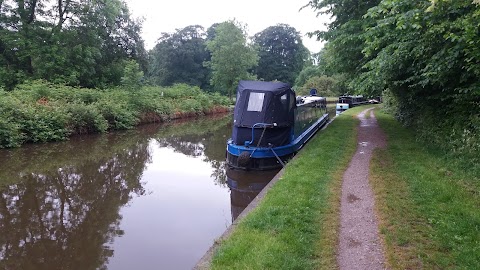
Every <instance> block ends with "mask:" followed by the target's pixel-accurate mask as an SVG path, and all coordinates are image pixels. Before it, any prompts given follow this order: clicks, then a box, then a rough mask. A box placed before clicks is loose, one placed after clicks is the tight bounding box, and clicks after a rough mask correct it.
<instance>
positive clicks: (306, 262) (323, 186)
mask: <svg viewBox="0 0 480 270" xmlns="http://www.w3.org/2000/svg"><path fill="white" fill-rule="evenodd" d="M365 108H366V107H358V108H354V109H351V110H348V111H346V112H345V113H344V114H342V115H341V116H340V117H338V118H337V119H335V120H334V121H333V122H332V123H331V124H330V125H329V126H328V127H327V128H326V129H325V130H323V131H320V132H319V133H317V135H316V136H315V137H314V138H313V139H312V140H311V141H310V142H309V143H308V144H307V145H306V146H305V148H304V149H303V150H302V151H301V153H300V154H299V155H298V156H297V158H296V159H294V160H292V161H291V162H289V163H288V165H287V167H286V170H285V173H284V175H283V176H282V177H281V179H280V180H279V181H278V182H277V183H276V184H275V185H274V186H273V187H272V188H271V189H270V190H269V191H268V194H267V196H266V197H265V198H264V200H263V201H262V202H261V203H260V204H259V206H258V207H257V208H256V209H254V210H253V211H252V212H251V213H249V214H248V215H247V216H246V218H245V219H243V220H241V221H240V223H239V225H238V226H237V228H236V230H235V231H234V232H233V233H232V235H231V237H229V238H228V239H226V240H225V241H223V242H221V243H220V246H219V248H218V249H217V251H216V252H215V255H214V257H213V259H212V265H211V268H212V269H314V268H319V267H321V268H324V269H332V268H335V267H336V260H335V252H336V251H335V246H336V242H337V230H338V222H339V221H338V209H339V194H340V190H341V180H342V174H343V171H344V170H345V169H346V168H347V166H348V163H349V161H350V159H351V157H352V156H353V154H354V152H355V149H356V145H357V144H356V134H357V133H356V127H357V126H358V120H357V119H356V118H354V117H353V116H354V115H355V114H357V113H358V112H360V111H361V110H363V109H365Z"/></svg>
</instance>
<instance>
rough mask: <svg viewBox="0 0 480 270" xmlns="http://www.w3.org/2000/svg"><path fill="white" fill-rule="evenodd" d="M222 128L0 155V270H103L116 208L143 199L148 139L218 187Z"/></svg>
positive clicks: (88, 140) (223, 122)
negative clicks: (198, 161) (207, 168)
mask: <svg viewBox="0 0 480 270" xmlns="http://www.w3.org/2000/svg"><path fill="white" fill-rule="evenodd" d="M229 125H230V117H228V116H227V117H223V118H219V119H213V120H199V121H190V122H186V123H183V124H180V125H167V126H161V127H160V129H159V126H146V127H143V128H140V129H138V130H134V131H128V132H123V133H116V134H110V135H102V136H87V137H79V138H73V139H72V140H71V141H70V142H63V143H55V144H46V145H30V146H26V147H22V148H20V149H15V150H0V151H1V153H0V164H2V165H1V166H2V169H1V170H0V183H3V184H2V185H3V186H4V187H3V188H1V189H0V193H1V196H0V245H1V249H0V268H1V269H106V265H107V263H108V259H109V258H110V257H111V256H113V253H114V251H113V250H112V249H111V248H110V247H109V246H110V244H111V243H112V241H113V239H114V238H115V237H117V236H120V235H122V234H123V232H122V230H120V229H119V225H120V222H121V219H122V217H121V216H120V214H119V211H120V208H121V207H122V206H124V205H126V204H127V203H128V202H129V201H130V199H131V198H132V196H141V195H143V194H144V193H145V191H144V189H143V187H142V183H141V177H142V173H143V171H144V169H145V166H146V164H147V163H148V162H150V159H151V156H150V152H149V143H150V140H151V139H152V138H154V139H155V140H156V141H157V142H158V143H159V144H160V145H161V146H167V147H172V148H174V149H175V151H179V152H181V153H184V154H186V155H190V156H202V157H203V158H204V159H205V161H207V162H210V163H211V165H212V167H213V168H214V172H213V175H214V177H215V181H216V183H218V184H220V185H225V182H226V176H225V171H224V151H225V140H226V139H225V137H226V136H228V135H229V134H228V132H229V131H230V128H229V127H228V128H225V126H229ZM215 132H221V133H222V134H220V135H219V134H215V136H213V133H215ZM223 133H225V134H223ZM5 183H7V184H8V183H10V185H6V184H5Z"/></svg>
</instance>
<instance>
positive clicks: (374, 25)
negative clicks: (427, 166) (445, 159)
mask: <svg viewBox="0 0 480 270" xmlns="http://www.w3.org/2000/svg"><path fill="white" fill-rule="evenodd" d="M357 4H358V1H339V0H325V1H320V0H318V1H311V2H310V5H311V6H312V7H314V8H315V9H317V10H320V11H321V12H326V13H329V14H331V15H333V16H334V18H335V19H334V21H333V22H332V23H331V24H330V26H329V29H328V31H324V32H317V34H318V35H319V37H322V38H324V39H326V40H327V41H328V43H327V45H326V46H325V51H324V53H323V58H324V59H325V60H326V63H327V65H326V72H327V73H326V74H332V75H334V74H342V75H343V76H344V79H343V80H341V81H340V83H341V84H343V85H345V86H347V90H348V92H350V93H354V92H357V93H362V94H364V95H367V96H378V95H380V94H381V93H382V92H383V91H384V90H385V89H388V95H387V96H386V100H387V103H388V104H389V105H390V104H391V105H393V106H394V107H393V108H391V109H390V110H391V111H393V112H394V113H395V116H396V117H397V119H399V120H400V121H401V122H402V123H403V124H405V125H407V126H409V127H411V128H413V129H415V130H416V131H417V132H416V134H417V136H418V138H419V139H422V140H424V141H426V142H429V143H435V144H438V145H441V146H442V147H443V148H444V150H445V151H446V152H448V153H450V154H454V155H457V156H462V155H466V156H468V157H470V158H471V160H472V162H476V160H478V154H476V151H477V150H476V149H478V142H479V141H480V138H479V137H480V135H479V133H478V129H477V126H478V120H477V119H478V118H479V117H480V116H479V115H480V113H479V111H480V110H479V108H480V81H479V79H478V78H479V75H480V68H479V67H480V32H479V31H478V25H479V23H480V9H479V6H478V4H476V3H472V1H471V0H460V1H407V0H383V1H364V2H362V3H361V5H360V8H358V7H357ZM390 101H391V102H390ZM464 145H468V147H463V146H464Z"/></svg>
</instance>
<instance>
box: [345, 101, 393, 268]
mask: <svg viewBox="0 0 480 270" xmlns="http://www.w3.org/2000/svg"><path fill="white" fill-rule="evenodd" d="M367 114H369V116H370V117H369V118H366V115H367ZM358 118H359V119H360V121H361V124H360V127H359V132H358V139H357V141H358V145H357V151H356V153H355V155H354V156H353V158H352V160H351V161H350V164H349V166H348V169H347V170H346V171H345V174H344V175H343V184H342V198H341V207H340V237H339V245H338V256H337V261H338V265H339V266H340V269H349V270H350V269H369V270H370V269H385V258H384V255H383V247H382V244H381V241H380V239H379V236H378V222H377V218H376V216H375V211H374V197H373V192H372V188H371V187H370V184H369V182H368V175H369V163H370V159H371V157H372V151H373V149H374V148H376V147H384V146H385V135H384V134H383V131H382V130H381V129H380V127H379V126H378V125H377V121H376V119H375V116H374V114H373V110H372V109H367V110H364V111H363V112H362V113H360V114H359V116H358Z"/></svg>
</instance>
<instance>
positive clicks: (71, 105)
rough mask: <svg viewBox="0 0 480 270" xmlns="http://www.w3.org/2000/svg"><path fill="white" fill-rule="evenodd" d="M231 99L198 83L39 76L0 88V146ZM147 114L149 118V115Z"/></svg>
mask: <svg viewBox="0 0 480 270" xmlns="http://www.w3.org/2000/svg"><path fill="white" fill-rule="evenodd" d="M228 105H230V103H229V101H228V99H227V98H226V97H225V96H220V95H219V94H213V95H209V94H205V93H204V92H202V91H201V90H200V88H198V87H192V86H188V85H186V84H176V85H174V86H172V87H165V88H160V87H151V86H150V87H138V88H137V89H136V91H135V92H132V91H130V90H129V89H125V88H111V89H105V90H94V89H83V88H74V87H70V86H64V85H55V84H51V83H48V82H45V81H41V80H37V81H31V82H28V83H24V84H20V85H18V86H17V88H16V89H14V90H13V91H10V92H4V91H0V128H1V129H0V148H3V147H16V146H19V145H21V144H22V143H25V142H47V141H59V140H65V139H66V138H67V137H68V136H69V135H70V134H85V133H93V132H106V131H108V130H119V129H129V128H133V127H134V126H135V125H137V124H138V123H140V122H148V121H162V120H164V119H168V118H169V117H171V116H173V115H174V114H175V113H184V112H186V113H192V112H193V113H196V114H203V113H205V112H207V111H208V110H210V109H213V108H214V107H215V106H228ZM148 116H150V118H148Z"/></svg>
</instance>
